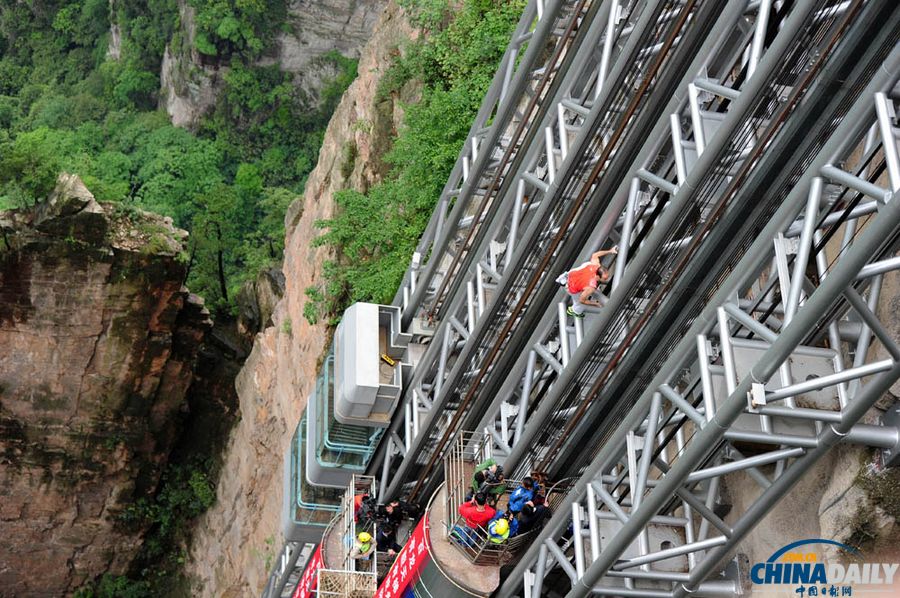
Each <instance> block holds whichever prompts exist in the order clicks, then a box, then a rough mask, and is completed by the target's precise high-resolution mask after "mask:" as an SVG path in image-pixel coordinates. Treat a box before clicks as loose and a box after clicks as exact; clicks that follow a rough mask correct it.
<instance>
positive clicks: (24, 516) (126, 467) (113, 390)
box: [0, 175, 211, 596]
mask: <svg viewBox="0 0 900 598" xmlns="http://www.w3.org/2000/svg"><path fill="white" fill-rule="evenodd" d="M0 235H2V236H0V536H2V537H4V538H15V542H14V543H13V542H0V588H2V589H0V594H2V595H10V596H33V595H46V596H59V595H63V594H66V593H69V592H71V591H72V590H73V589H74V588H76V587H78V586H80V585H81V584H82V583H83V582H85V581H86V580H88V579H91V578H93V577H95V576H97V575H99V574H102V573H105V572H110V573H114V574H121V573H124V571H125V569H126V568H127V566H128V564H129V562H130V561H131V559H132V558H133V556H134V554H135V553H136V551H137V549H138V548H139V546H140V538H139V535H137V534H135V533H134V531H133V530H122V529H119V526H117V524H116V515H117V514H118V513H119V512H120V511H121V510H122V508H123V507H124V506H125V505H127V504H128V503H130V502H132V501H133V499H134V498H135V497H136V496H141V495H145V494H147V493H151V492H152V491H153V490H154V489H155V487H156V485H157V482H158V479H159V472H160V467H161V466H162V465H163V464H164V462H165V460H166V458H167V456H168V454H169V451H170V449H171V446H172V444H173V442H174V440H175V435H176V433H177V431H178V429H179V426H178V425H177V423H176V420H177V418H178V416H179V411H180V410H181V409H182V408H183V405H184V397H185V393H186V391H187V389H188V387H189V385H190V384H191V380H192V369H193V366H194V361H195V359H196V355H197V351H198V349H199V346H200V344H201V342H202V340H203V338H204V336H205V334H206V333H207V331H208V330H209V328H210V327H211V322H210V320H209V313H208V312H207V311H206V309H204V307H203V304H202V300H201V299H199V298H198V297H196V296H192V295H190V294H189V293H188V292H187V290H186V289H185V288H184V287H183V286H182V282H183V280H184V278H185V268H186V266H185V265H184V263H183V261H182V260H181V259H179V255H180V253H181V250H182V245H181V243H182V241H183V240H184V238H185V237H186V233H184V231H181V230H178V229H176V228H174V227H173V226H172V224H171V221H170V220H168V219H163V218H160V217H158V216H153V215H150V214H146V213H143V212H139V211H124V210H122V209H121V208H117V207H114V206H112V205H107V204H103V205H101V204H99V203H97V202H96V201H95V200H94V198H93V196H92V195H91V194H90V192H89V191H88V190H87V189H86V188H85V187H84V185H83V184H82V183H81V181H80V180H79V179H78V178H77V177H75V176H72V175H63V176H61V177H60V184H59V185H58V187H57V189H56V191H55V192H54V193H53V195H52V196H51V198H50V200H49V201H47V202H45V203H44V204H42V205H40V206H39V207H38V208H37V209H36V210H33V211H31V210H29V211H24V210H23V211H14V212H2V213H0Z"/></svg>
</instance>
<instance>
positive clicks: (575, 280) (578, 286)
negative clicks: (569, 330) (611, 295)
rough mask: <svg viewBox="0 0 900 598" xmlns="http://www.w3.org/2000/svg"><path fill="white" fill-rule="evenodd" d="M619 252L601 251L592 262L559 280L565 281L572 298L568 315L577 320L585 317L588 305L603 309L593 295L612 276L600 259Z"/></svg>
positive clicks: (613, 249)
mask: <svg viewBox="0 0 900 598" xmlns="http://www.w3.org/2000/svg"><path fill="white" fill-rule="evenodd" d="M618 252H619V250H618V248H617V247H613V248H612V249H601V250H600V251H597V252H594V253H592V254H591V259H590V261H587V262H584V263H583V264H581V265H579V266H576V267H575V268H572V269H571V270H569V271H568V272H566V273H565V274H563V275H562V276H560V277H559V278H558V279H557V280H558V281H560V282H562V281H565V285H566V291H567V292H568V293H569V297H571V298H572V305H571V306H570V307H568V308H567V309H566V313H567V314H569V315H570V316H573V317H575V318H583V317H584V308H585V306H586V305H590V306H593V307H601V306H602V305H603V304H602V303H600V301H597V300H595V299H591V295H593V294H594V293H595V292H597V289H598V288H599V287H600V284H601V283H604V282H607V281H608V280H609V278H610V276H611V274H610V273H609V270H607V269H606V268H604V267H603V264H601V263H600V258H601V257H603V256H605V255H615V254H617V253H618Z"/></svg>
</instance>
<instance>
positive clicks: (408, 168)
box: [304, 0, 524, 322]
mask: <svg viewBox="0 0 900 598" xmlns="http://www.w3.org/2000/svg"><path fill="white" fill-rule="evenodd" d="M401 4H402V5H403V6H404V7H405V8H407V10H408V11H410V12H411V14H412V20H413V22H414V23H417V24H418V25H420V26H423V27H425V28H426V29H429V30H430V33H429V35H427V36H425V37H424V39H423V41H419V42H417V43H415V44H412V45H411V46H410V47H408V48H406V51H405V52H404V53H403V55H402V56H401V57H399V58H398V59H397V61H396V62H395V64H394V65H392V67H391V69H390V70H389V72H388V73H386V74H385V76H384V77H383V78H382V83H381V86H380V90H379V92H380V94H381V95H382V96H386V95H388V94H390V93H392V92H394V91H396V90H397V89H399V88H400V87H401V86H402V85H403V84H405V83H406V82H407V81H409V80H411V79H416V80H419V81H422V82H423V83H424V85H425V87H424V90H423V93H422V98H421V100H420V101H419V102H418V103H416V104H414V105H412V106H408V107H407V111H406V120H405V124H404V126H403V128H402V129H401V131H400V132H399V135H398V136H397V139H396V140H395V141H394V147H393V149H392V150H391V151H390V153H389V154H388V155H387V157H386V161H387V163H388V164H389V165H390V166H391V172H390V174H389V175H388V177H386V179H385V180H384V181H383V182H382V183H379V184H377V185H374V186H373V187H372V188H371V189H369V191H368V192H367V193H365V194H362V193H359V192H357V191H353V190H345V191H340V192H338V193H337V194H336V195H335V201H336V203H337V207H338V210H337V215H336V216H335V217H334V218H332V219H331V220H324V221H321V222H319V223H317V225H318V226H320V227H321V228H323V229H325V232H324V234H322V235H321V236H320V237H319V238H318V239H316V241H315V242H316V243H317V244H319V245H327V246H329V247H332V248H334V249H335V251H336V254H337V256H338V257H337V259H335V260H333V261H331V262H329V263H327V264H326V265H325V271H324V272H323V273H322V278H323V279H324V280H326V283H325V286H324V287H323V288H316V287H311V288H309V289H307V293H306V294H307V303H306V306H305V307H304V315H305V316H306V318H307V319H308V320H309V321H310V322H315V321H317V320H318V319H319V318H320V317H323V316H325V317H330V318H335V317H336V316H337V315H338V314H340V313H341V312H343V310H344V309H345V308H346V307H347V306H348V305H349V304H351V303H353V302H355V301H372V302H376V303H390V302H391V300H392V299H393V296H394V293H395V292H396V290H397V286H398V285H399V284H400V281H401V279H402V278H403V273H404V272H405V271H406V266H407V265H408V264H409V260H410V258H411V256H412V253H413V251H414V250H415V246H416V243H417V242H418V240H419V237H420V236H421V235H422V232H423V231H424V229H425V226H426V225H427V223H428V218H429V217H430V216H431V212H432V210H433V209H434V205H435V202H436V201H437V200H438V198H439V197H440V194H441V190H442V189H443V186H444V184H445V183H446V181H447V177H448V176H449V175H450V171H451V170H452V169H453V164H454V163H455V161H456V158H457V156H458V155H459V152H460V149H461V148H462V145H463V143H464V142H465V139H466V134H467V133H468V131H469V127H470V126H471V124H472V121H473V120H474V119H475V115H476V113H477V112H478V108H479V107H480V106H481V101H482V99H483V98H484V94H485V93H486V92H487V89H488V87H489V86H490V83H491V79H492V78H493V75H494V71H495V70H496V68H497V65H498V64H499V62H500V58H501V57H502V56H503V53H504V51H505V49H506V45H507V44H508V42H509V36H510V35H511V34H512V31H513V29H514V28H515V24H516V22H517V21H518V19H519V17H520V16H521V12H522V9H523V8H524V2H523V1H522V0H516V1H514V2H499V1H493V0H464V1H463V2H462V6H461V7H460V8H459V10H458V11H456V12H455V13H454V12H452V11H451V9H450V6H449V4H448V2H446V1H445V0H405V1H404V2H402V3H401ZM449 15H452V20H451V19H448V16H449Z"/></svg>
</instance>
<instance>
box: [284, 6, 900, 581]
mask: <svg viewBox="0 0 900 598" xmlns="http://www.w3.org/2000/svg"><path fill="white" fill-rule="evenodd" d="M895 4H896V3H894V2H889V1H888V0H868V1H865V0H849V1H840V0H796V1H794V2H780V1H774V0H749V1H748V0H728V1H725V0H574V1H573V0H545V1H541V2H538V1H537V0H533V1H531V2H529V3H528V5H527V7H526V8H525V11H524V13H523V16H522V18H521V20H520V22H519V24H518V26H517V29H516V32H515V33H514V35H513V38H512V41H511V43H510V46H509V48H508V49H507V52H506V54H505V56H504V58H503V60H502V62H501V65H500V67H499V69H498V71H497V73H496V75H495V77H494V81H493V83H492V86H491V88H490V91H489V92H488V95H487V97H486V99H485V102H484V104H483V105H482V108H481V110H480V111H479V114H478V116H477V119H476V122H475V123H474V124H473V126H472V129H471V131H470V134H469V138H468V140H467V142H466V144H465V146H464V149H463V151H462V154H461V155H460V157H459V159H458V161H457V163H456V165H455V167H454V170H453V172H452V174H451V176H450V179H449V181H448V183H447V185H446V187H445V189H444V191H443V193H442V195H441V198H440V200H439V202H438V206H437V208H436V209H435V212H434V214H433V215H432V218H431V221H430V223H429V225H428V228H427V230H426V232H425V235H424V236H423V238H422V240H421V242H420V244H419V246H418V249H417V252H416V254H415V255H414V256H413V260H412V263H411V265H410V268H409V270H408V271H407V273H406V275H405V277H404V280H403V284H402V286H401V288H400V289H399V290H398V292H397V296H396V298H395V301H394V303H395V304H396V305H399V306H401V307H402V310H403V311H402V318H401V320H402V323H403V327H404V331H406V332H409V333H411V334H413V335H414V336H415V339H416V340H417V341H420V342H429V341H430V342H429V344H428V347H427V349H426V351H425V353H424V355H423V356H422V358H421V360H420V361H419V362H418V364H417V365H416V367H415V369H414V372H413V376H412V380H411V381H409V383H407V384H406V385H405V389H406V390H405V391H404V392H405V394H404V396H403V397H402V400H401V406H400V408H398V410H397V411H396V412H395V414H394V417H393V419H392V422H391V425H390V427H389V429H388V432H387V433H386V434H384V435H383V437H382V441H381V444H380V446H379V448H378V451H377V453H376V456H375V459H374V460H373V461H372V463H371V465H370V466H369V471H368V473H370V474H372V475H377V476H380V484H379V486H378V490H379V496H380V497H381V499H382V500H384V499H387V498H389V497H395V496H397V495H399V494H401V493H402V494H406V495H407V496H411V497H412V498H414V499H423V498H424V497H426V496H428V495H429V494H430V492H431V491H432V490H434V488H436V487H437V485H439V484H440V483H441V481H442V479H443V475H442V468H443V457H444V456H445V455H446V454H447V453H448V451H450V450H451V447H452V446H453V445H454V443H455V442H456V440H457V439H458V438H460V437H461V435H462V434H464V433H465V432H466V431H479V432H480V431H482V430H483V431H485V432H486V433H488V434H489V435H490V437H491V439H492V442H493V446H492V447H491V448H490V452H491V453H492V454H493V455H495V456H497V457H498V458H499V459H502V460H503V461H504V466H505V467H506V470H507V472H508V473H509V475H510V477H512V478H522V477H524V476H525V475H527V474H528V472H529V471H532V470H539V471H541V472H545V473H547V474H548V475H549V476H550V477H551V478H554V479H562V478H566V477H570V476H574V477H577V479H578V482H577V484H575V485H574V486H573V490H572V491H571V492H570V493H569V495H568V497H567V498H566V499H565V501H564V503H563V508H561V509H558V510H557V511H556V512H555V514H554V516H553V518H552V519H551V521H550V522H549V523H548V525H547V526H546V527H545V529H544V531H543V532H542V533H541V535H540V537H539V539H538V540H537V541H535V543H534V544H533V546H532V547H531V548H530V549H529V551H528V552H527V553H526V554H525V555H524V556H523V558H522V559H521V560H520V561H519V564H518V565H517V566H516V568H515V570H514V571H513V572H512V574H511V575H509V576H507V577H506V579H505V581H504V584H503V586H502V587H501V589H500V592H499V594H500V595H501V596H511V595H515V594H517V593H521V591H522V590H524V593H525V596H527V597H536V596H539V595H540V593H541V588H542V584H543V579H544V577H545V576H546V575H548V574H552V575H557V576H558V575H559V572H560V571H561V572H562V575H563V576H564V577H567V578H568V579H569V580H570V582H571V586H572V589H571V592H570V595H572V596H576V595H578V596H582V595H585V594H587V593H594V594H599V595H616V596H652V597H657V596H658V597H662V596H666V597H668V596H683V595H685V594H688V593H691V594H697V595H710V596H726V595H727V596H731V595H735V594H737V593H740V591H741V584H740V580H739V579H736V578H734V577H729V578H724V577H721V576H720V575H719V573H720V572H721V571H722V569H723V568H724V567H725V566H726V564H727V563H728V562H729V558H728V557H730V555H731V554H732V553H733V551H734V547H735V545H736V544H737V543H738V542H740V540H741V539H742V538H744V537H745V536H746V534H747V533H748V532H749V530H750V529H751V528H752V526H753V524H754V523H755V522H757V521H759V519H760V518H761V517H762V515H764V514H765V513H766V512H767V511H768V510H769V509H771V508H772V506H773V505H775V504H777V502H778V500H779V499H780V498H781V497H782V496H784V494H785V493H786V492H787V491H788V490H789V489H790V488H791V486H792V485H793V484H794V483H795V482H796V480H797V479H798V478H799V477H801V476H802V474H803V473H804V472H805V471H807V470H808V469H809V468H810V467H811V466H812V465H813V464H814V463H815V462H816V460H818V459H819V458H821V456H822V455H823V454H825V452H827V450H828V449H829V448H830V447H831V446H833V445H834V444H836V443H838V442H850V443H857V444H862V445H865V446H870V447H876V448H879V449H883V450H884V451H886V454H887V455H888V457H887V458H888V459H889V460H890V459H893V458H894V455H896V453H897V450H898V438H900V435H898V429H897V423H896V420H897V419H900V418H894V419H891V418H887V419H888V421H887V422H876V423H865V424H863V423H860V420H861V418H862V417H863V415H864V414H866V412H867V411H868V410H869V409H870V407H872V405H873V404H874V402H875V401H877V400H878V399H879V398H880V397H881V395H882V394H883V392H884V390H885V389H886V388H888V387H889V386H890V385H891V384H892V383H893V382H894V381H896V380H897V379H898V377H900V364H898V361H900V349H898V347H897V345H896V344H895V342H894V341H893V340H892V339H891V337H890V335H889V334H888V332H887V330H886V327H885V325H884V324H883V323H882V322H881V321H879V319H878V317H877V315H876V309H875V306H876V304H877V301H878V297H879V293H880V289H881V277H882V276H883V275H884V274H886V273H888V272H890V271H892V270H894V269H897V268H900V258H897V257H895V256H894V253H895V252H896V250H897V249H898V247H897V245H898V236H900V207H898V205H897V201H896V200H895V198H894V197H893V194H894V193H895V192H896V191H897V190H898V189H900V154H898V148H897V141H896V138H897V128H896V126H895V125H896V118H895V113H894V104H895V100H896V99H897V98H900V95H898V94H897V93H896V92H895V91H894V90H895V86H896V82H897V79H898V76H900V50H898V48H897V47H896V46H897V43H898V41H900V6H895ZM613 245H617V246H618V249H619V252H618V255H617V256H615V258H605V259H606V261H607V266H608V267H609V268H610V269H611V270H612V271H613V272H614V275H613V277H612V279H611V282H610V283H609V284H608V285H606V286H605V287H604V288H603V289H601V290H602V294H603V297H602V303H603V305H602V307H599V308H592V309H591V310H590V311H589V313H588V316H587V317H586V318H585V319H584V320H581V319H578V318H571V317H569V316H567V314H566V306H567V302H568V301H569V297H568V295H567V293H566V292H565V290H564V289H563V288H561V287H560V286H559V285H558V284H557V283H556V282H555V279H556V278H557V276H558V275H559V274H561V273H562V272H565V271H566V270H568V269H569V268H571V267H572V265H574V264H577V263H578V262H579V261H583V260H584V259H586V257H587V256H588V255H590V254H591V253H593V252H594V251H596V250H597V249H599V248H608V247H611V246H613ZM737 471H742V472H746V473H747V474H748V475H749V476H750V477H751V478H752V479H754V480H756V481H757V482H758V484H759V486H760V488H761V491H762V493H761V495H760V497H759V498H758V499H757V500H756V502H755V503H753V505H752V506H751V507H750V508H749V510H747V511H746V512H744V513H733V514H732V515H733V516H734V517H733V520H732V519H731V518H729V523H726V522H725V521H724V520H723V519H722V517H721V516H720V515H718V514H716V512H715V509H714V505H715V502H716V499H717V496H718V492H719V488H720V480H721V478H722V476H725V475H729V474H732V473H734V472H737ZM601 538H604V540H603V541H602V542H601ZM285 564H287V561H285ZM291 565H292V566H293V563H291ZM732 569H733V567H732Z"/></svg>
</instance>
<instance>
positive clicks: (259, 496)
mask: <svg viewBox="0 0 900 598" xmlns="http://www.w3.org/2000/svg"><path fill="white" fill-rule="evenodd" d="M413 37H415V32H414V31H413V29H412V28H411V27H410V25H409V24H408V23H407V22H406V20H405V18H404V17H403V15H402V12H401V10H400V9H399V7H398V6H397V5H396V4H395V3H394V2H388V4H387V7H386V8H385V10H384V13H383V14H382V16H381V18H380V20H379V22H378V23H377V24H376V26H375V29H374V31H373V34H372V39H371V41H370V42H369V43H368V44H367V45H366V47H365V48H364V49H363V51H362V54H361V56H360V64H359V77H358V78H357V80H356V81H355V82H354V83H353V84H352V85H351V86H350V88H349V89H348V90H347V92H346V93H345V94H344V97H343V98H342V100H341V103H340V105H339V106H338V108H337V110H336V111H335V113H334V116H333V117H332V119H331V122H330V123H329V125H328V129H327V131H326V133H325V138H324V142H323V145H322V149H321V151H320V153H319V162H318V165H317V166H316V168H315V169H314V170H313V172H312V173H311V174H310V176H309V180H308V182H307V184H306V190H305V194H304V196H303V198H301V199H298V200H297V201H295V202H294V204H293V205H292V206H291V207H290V208H289V210H288V213H287V216H286V218H285V224H286V228H287V236H286V246H285V257H284V265H283V272H284V276H285V292H284V297H283V298H282V299H281V300H280V301H279V302H278V304H277V306H276V307H275V310H274V313H273V315H272V316H271V319H272V322H273V325H271V326H269V327H268V328H266V329H265V330H264V331H263V332H262V333H260V334H258V335H257V336H256V342H255V344H254V346H253V350H252V352H251V354H250V356H249V357H248V359H247V362H246V363H245V365H244V367H243V369H242V370H241V373H240V375H239V376H238V379H237V389H238V395H239V399H240V410H241V421H240V422H239V423H238V425H237V426H236V427H235V429H234V432H233V433H232V437H231V439H230V442H229V445H228V447H227V449H226V457H225V463H224V466H223V469H222V476H221V478H220V480H219V484H218V487H217V497H216V498H217V500H216V504H215V505H214V506H213V507H212V509H210V511H209V512H208V513H207V514H206V515H204V516H203V517H202V519H201V521H200V522H199V524H198V525H197V528H196V531H195V536H194V539H193V545H192V548H191V554H190V557H191V558H190V562H189V563H188V565H187V573H188V574H189V575H190V576H191V577H192V579H193V584H194V585H193V588H194V592H193V595H195V596H210V597H235V598H236V597H238V596H254V595H259V593H260V592H261V590H262V588H263V586H264V585H265V582H266V577H267V574H268V571H267V569H268V568H269V566H270V565H271V561H272V558H273V557H274V556H275V553H276V551H278V549H279V548H280V546H281V543H282V537H281V532H280V528H281V526H280V520H281V508H282V498H283V494H284V486H283V478H282V475H283V469H282V468H283V465H284V456H285V453H286V452H287V451H288V450H289V447H290V442H291V437H292V435H293V432H294V429H295V427H296V426H297V423H298V422H299V419H300V414H301V412H302V410H303V407H304V406H305V404H306V398H307V396H308V395H309V393H310V391H311V390H312V388H313V385H314V383H315V374H316V367H317V365H318V361H319V358H320V357H321V356H322V354H323V352H324V351H325V350H327V348H328V347H327V343H328V336H327V328H326V326H325V325H324V324H322V323H320V324H317V325H310V324H309V323H308V322H307V321H306V320H305V319H304V317H303V306H304V303H305V300H306V297H305V290H306V288H307V287H309V286H315V285H318V284H322V283H323V281H322V279H321V274H320V273H321V271H322V264H323V263H324V261H325V260H326V259H328V257H329V254H328V250H327V249H326V248H323V247H315V248H314V247H312V240H313V239H314V238H315V237H317V236H318V234H319V233H320V231H319V229H317V228H316V227H315V222H316V220H320V219H323V218H329V217H330V216H331V215H332V214H333V210H334V202H333V194H334V193H335V192H336V191H338V190H340V189H343V188H347V187H352V188H355V189H358V190H365V189H368V188H369V186H371V185H372V184H373V183H374V182H376V181H378V180H380V178H381V177H382V176H384V174H385V171H384V166H383V161H382V155H383V153H384V152H385V151H386V149H387V148H389V147H390V143H391V139H392V137H393V136H394V135H395V134H396V128H397V126H399V123H400V122H401V120H402V112H401V109H400V105H401V103H404V102H410V101H412V100H413V99H414V97H413V96H412V95H411V94H414V91H415V88H414V86H410V87H409V88H408V89H406V90H405V92H404V94H402V97H394V98H392V97H388V98H379V97H378V94H377V88H378V82H379V81H380V79H381V76H382V75H383V74H384V72H385V71H386V69H387V68H388V67H389V66H390V64H391V58H392V55H393V54H394V53H396V51H397V48H398V46H399V45H401V44H402V43H403V42H404V41H406V40H409V39H410V38H413ZM361 123H364V125H365V126H361ZM348 144H354V145H355V146H356V148H357V154H356V159H355V161H354V164H353V167H352V168H349V165H346V164H345V159H346V151H345V147H346V146H347V145H348ZM348 172H349V176H345V174H346V173H348Z"/></svg>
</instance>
